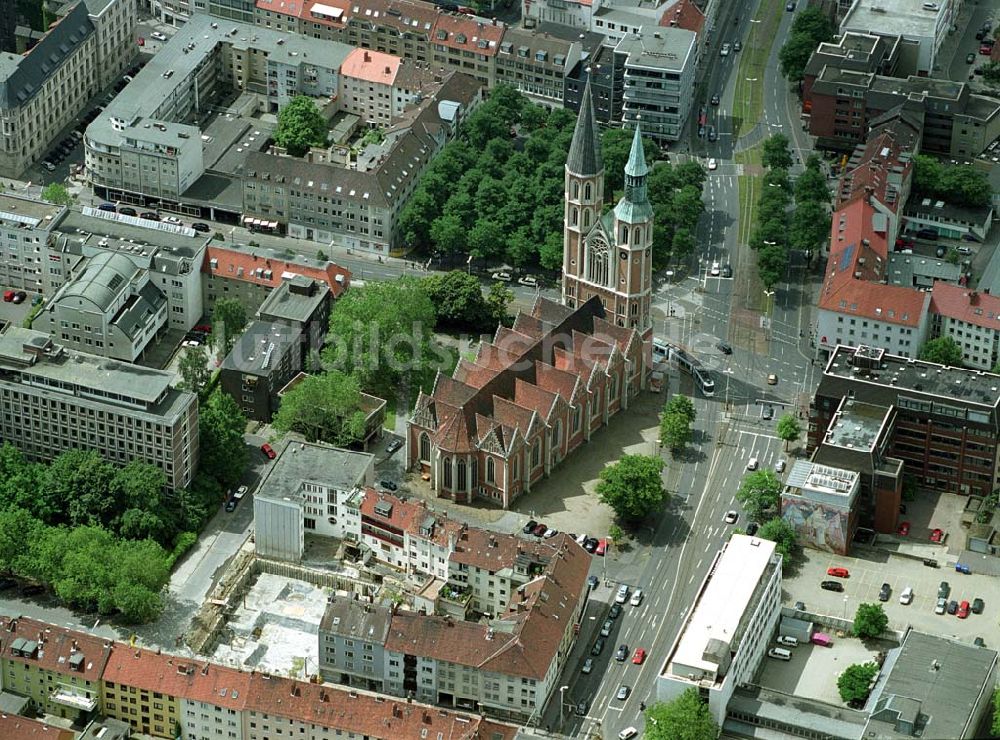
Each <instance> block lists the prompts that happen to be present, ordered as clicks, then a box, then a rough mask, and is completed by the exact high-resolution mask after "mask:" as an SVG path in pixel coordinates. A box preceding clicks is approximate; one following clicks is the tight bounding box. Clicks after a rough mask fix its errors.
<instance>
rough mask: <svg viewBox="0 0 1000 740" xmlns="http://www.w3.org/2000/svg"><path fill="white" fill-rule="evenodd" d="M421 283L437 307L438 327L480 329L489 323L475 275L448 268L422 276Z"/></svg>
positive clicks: (487, 311)
mask: <svg viewBox="0 0 1000 740" xmlns="http://www.w3.org/2000/svg"><path fill="white" fill-rule="evenodd" d="M421 283H422V285H423V287H424V290H425V291H426V292H427V297H428V298H430V299H431V303H433V304H434V307H435V308H436V309H437V325H438V327H439V328H441V329H453V330H454V329H460V330H461V329H465V330H471V331H480V330H483V329H487V328H489V325H490V324H492V323H493V320H492V319H493V317H492V316H490V315H489V314H490V312H489V308H488V307H487V305H486V299H485V298H484V297H483V289H482V286H481V285H480V284H479V278H476V277H473V276H472V275H470V274H469V273H467V272H463V271H462V270H452V271H451V272H448V273H445V274H443V275H441V274H437V275H431V276H430V277H425V278H424V279H423V280H422V281H421Z"/></svg>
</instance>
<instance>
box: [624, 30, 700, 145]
mask: <svg viewBox="0 0 1000 740" xmlns="http://www.w3.org/2000/svg"><path fill="white" fill-rule="evenodd" d="M697 42H698V35H697V34H696V33H694V32H693V31H685V30H683V29H680V28H669V27H668V28H660V27H655V26H654V27H653V28H651V29H645V30H642V31H640V32H639V33H630V34H627V35H625V36H624V37H623V38H622V39H621V41H619V42H618V44H617V45H616V46H615V56H619V55H621V56H624V57H625V62H624V69H625V89H624V93H623V100H624V104H623V108H622V122H623V123H624V124H625V126H626V127H629V128H632V127H635V126H636V125H638V123H639V121H640V120H641V122H642V132H643V134H645V135H646V136H650V137H652V138H653V139H656V140H658V141H661V142H670V141H678V140H679V139H680V138H681V135H682V133H683V131H684V127H685V126H686V125H687V119H688V115H689V114H690V112H691V106H692V104H693V103H692V100H693V97H692V96H691V95H690V91H691V90H692V89H693V87H694V78H695V71H696V68H697V62H698V59H697Z"/></svg>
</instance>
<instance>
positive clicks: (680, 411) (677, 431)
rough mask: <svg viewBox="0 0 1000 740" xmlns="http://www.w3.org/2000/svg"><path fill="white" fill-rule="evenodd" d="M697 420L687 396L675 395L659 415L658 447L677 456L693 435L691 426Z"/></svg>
mask: <svg viewBox="0 0 1000 740" xmlns="http://www.w3.org/2000/svg"><path fill="white" fill-rule="evenodd" d="M696 418H697V412H696V411H695V408H694V403H692V401H691V399H690V398H688V397H687V396H681V395H675V396H673V397H672V398H670V400H668V401H667V402H666V403H665V404H664V405H663V412H662V413H661V414H660V446H661V447H666V448H667V449H669V450H670V451H671V452H672V453H673V454H675V455H676V454H678V453H679V452H680V451H681V450H683V449H684V448H685V447H686V446H687V443H688V442H690V441H691V438H692V436H693V434H694V432H693V431H692V428H691V425H692V424H694V420H695V419H696Z"/></svg>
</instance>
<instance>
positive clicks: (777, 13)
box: [733, 0, 784, 138]
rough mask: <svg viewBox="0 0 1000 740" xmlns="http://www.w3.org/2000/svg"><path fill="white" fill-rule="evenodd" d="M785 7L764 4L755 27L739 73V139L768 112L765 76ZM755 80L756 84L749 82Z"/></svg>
mask: <svg viewBox="0 0 1000 740" xmlns="http://www.w3.org/2000/svg"><path fill="white" fill-rule="evenodd" d="M783 12H784V4H783V2H782V0H761V2H760V6H759V7H758V8H757V15H756V16H754V19H753V21H752V23H751V25H752V28H751V29H750V36H749V37H748V39H747V41H748V43H747V46H746V47H744V49H743V52H742V56H741V57H740V65H739V68H738V69H737V70H736V94H735V96H734V97H733V118H735V119H736V120H737V121H738V122H739V127H738V128H737V130H736V136H737V138H739V137H740V136H743V135H745V134H746V133H748V132H749V131H750V129H752V128H753V127H754V126H756V125H757V123H758V122H759V121H760V117H761V115H762V113H763V109H764V72H765V69H766V67H767V58H768V56H770V54H771V45H772V44H773V43H774V39H775V38H776V37H777V35H778V26H779V25H781V18H782V13H783ZM747 80H755V82H747Z"/></svg>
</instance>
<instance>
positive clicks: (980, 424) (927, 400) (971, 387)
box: [809, 346, 1000, 496]
mask: <svg viewBox="0 0 1000 740" xmlns="http://www.w3.org/2000/svg"><path fill="white" fill-rule="evenodd" d="M997 381H998V376H996V375H992V374H990V373H985V372H983V371H982V370H966V369H962V368H954V367H943V366H941V365H936V364H934V363H930V362H924V361H922V360H914V359H912V358H907V357H901V356H898V355H892V354H889V353H887V352H885V351H884V350H881V349H878V348H875V347H846V346H839V347H837V348H836V349H835V350H834V352H833V354H832V355H831V357H830V360H829V362H828V363H827V365H826V369H825V370H824V372H823V377H822V379H821V380H820V384H819V387H818V388H817V390H816V395H815V398H814V400H813V403H812V404H811V407H810V421H809V430H810V431H809V433H810V440H811V442H810V445H811V446H812V445H813V442H812V440H815V439H817V437H821V436H822V435H824V434H825V432H826V430H827V429H829V427H830V423H831V420H832V419H833V417H834V414H835V413H836V411H837V410H838V409H839V408H840V407H841V404H842V402H843V400H844V398H845V397H852V398H853V399H854V401H855V403H865V404H868V405H871V406H881V407H885V408H892V409H894V410H895V412H896V420H895V429H894V431H893V433H892V434H891V435H890V438H889V439H890V442H889V445H888V448H887V449H888V454H890V455H891V456H892V457H894V458H898V459H900V460H902V461H903V462H904V463H905V466H906V472H907V473H908V474H910V475H913V476H915V477H916V478H917V479H918V481H919V483H920V484H921V485H923V486H928V487H932V488H934V489H935V490H939V491H948V492H952V493H958V494H976V495H981V496H985V495H987V494H989V493H990V492H991V491H992V490H993V489H994V488H996V487H997V484H998V483H1000V476H998V465H1000V462H998V455H997V450H998V445H997V436H998V435H997V428H998V412H997V408H998V404H1000V392H998V391H997V390H996V389H997V387H998V385H1000V384H998V382H997Z"/></svg>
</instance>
